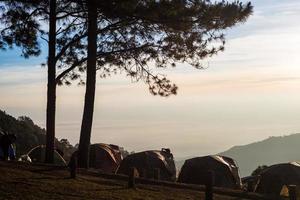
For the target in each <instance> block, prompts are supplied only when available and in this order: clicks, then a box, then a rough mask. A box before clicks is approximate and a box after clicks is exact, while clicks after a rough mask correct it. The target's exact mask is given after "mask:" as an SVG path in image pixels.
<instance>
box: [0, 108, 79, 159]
mask: <svg viewBox="0 0 300 200" xmlns="http://www.w3.org/2000/svg"><path fill="white" fill-rule="evenodd" d="M0 130H1V131H4V132H8V133H13V134H15V135H16V136H17V141H16V153H17V157H19V156H20V155H22V154H26V153H27V152H28V151H29V150H30V149H32V148H33V147H36V146H38V145H43V144H45V142H46V130H45V129H43V128H41V127H39V126H37V125H36V124H34V122H33V121H32V120H31V119H30V118H29V117H26V116H22V117H19V118H18V119H16V118H14V117H12V116H10V115H8V114H7V113H6V112H5V111H2V110H0ZM55 145H56V148H58V149H59V150H61V151H63V152H64V154H65V156H64V158H65V159H66V160H68V158H69V157H70V155H71V153H72V152H73V151H74V150H75V148H74V147H73V146H72V145H71V144H70V143H69V142H68V140H67V139H62V140H60V141H59V140H58V139H56V140H55Z"/></svg>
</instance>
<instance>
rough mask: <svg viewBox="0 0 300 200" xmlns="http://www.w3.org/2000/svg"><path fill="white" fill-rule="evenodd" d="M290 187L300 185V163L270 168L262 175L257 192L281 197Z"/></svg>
mask: <svg viewBox="0 0 300 200" xmlns="http://www.w3.org/2000/svg"><path fill="white" fill-rule="evenodd" d="M288 185H300V163H298V162H291V163H282V164H276V165H272V166H269V167H268V168H266V169H264V170H263V171H262V173H261V174H260V178H259V181H258V183H257V185H256V189H255V192H258V193H263V194H276V195H279V194H280V193H281V191H282V189H283V188H284V187H285V186H288Z"/></svg>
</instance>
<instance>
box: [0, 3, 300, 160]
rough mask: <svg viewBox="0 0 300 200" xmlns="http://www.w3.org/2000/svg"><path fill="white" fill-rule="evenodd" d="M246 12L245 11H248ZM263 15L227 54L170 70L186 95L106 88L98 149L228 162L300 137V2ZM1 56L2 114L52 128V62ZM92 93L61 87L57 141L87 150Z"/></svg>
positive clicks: (268, 8) (100, 101)
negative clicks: (267, 143)
mask: <svg viewBox="0 0 300 200" xmlns="http://www.w3.org/2000/svg"><path fill="white" fill-rule="evenodd" d="M244 2H245V1H244ZM252 4H253V5H254V14H253V15H252V16H251V17H250V18H249V20H248V21H247V22H246V23H245V24H240V25H238V26H236V27H234V28H232V29H230V30H228V31H226V34H227V44H226V50H225V52H222V53H220V54H219V55H217V56H215V57H213V58H210V59H208V60H204V61H203V64H204V65H205V66H206V67H207V69H205V70H197V69H194V68H193V67H191V66H188V65H187V64H179V66H178V67H177V68H176V69H166V70H164V71H163V73H164V74H166V75H168V78H170V79H171V80H172V81H173V82H174V83H176V84H177V85H178V87H179V90H178V95H176V96H171V97H168V98H162V97H157V96H152V95H151V94H150V93H149V92H148V89H147V86H146V85H145V84H143V83H133V82H132V81H131V80H130V79H128V78H126V77H125V76H124V74H118V75H116V76H113V77H111V78H109V79H98V80H97V91H96V101H95V114H94V124H93V131H92V142H93V143H96V142H104V143H113V144H118V145H120V146H123V147H124V148H125V149H128V150H129V151H142V150H148V149H160V148H162V147H169V148H171V151H172V152H173V153H174V155H175V157H176V158H178V159H179V158H184V157H190V156H201V155H207V154H215V153H218V152H222V151H224V150H226V149H228V148H230V147H232V146H235V145H243V144H248V143H251V142H255V141H259V140H262V139H265V138H267V137H270V136H279V135H288V134H292V133H299V132H300V123H299V122H300V92H299V91H300V56H299V52H300V35H299V32H300V14H299V13H300V2H299V0H284V1H282V0H255V1H252ZM19 53H20V52H19V51H18V50H10V51H6V52H3V51H2V52H0V94H1V98H0V109H1V110H5V111H6V112H7V113H9V114H11V115H12V116H15V117H17V116H21V115H26V116H29V117H31V118H32V119H33V120H34V122H36V123H37V124H38V125H40V126H42V127H45V115H46V114H45V111H46V78H47V75H46V71H47V69H46V68H43V67H41V66H40V63H42V62H45V55H46V52H43V54H42V56H40V57H38V58H30V59H23V58H20V57H19ZM83 99H84V87H82V86H77V85H76V84H74V85H72V86H63V87H59V88H58V91H57V103H58V105H57V120H56V122H57V127H56V134H57V137H58V138H67V139H68V140H69V141H70V142H71V143H73V144H76V143H78V140H79V132H80V125H81V117H82V110H83Z"/></svg>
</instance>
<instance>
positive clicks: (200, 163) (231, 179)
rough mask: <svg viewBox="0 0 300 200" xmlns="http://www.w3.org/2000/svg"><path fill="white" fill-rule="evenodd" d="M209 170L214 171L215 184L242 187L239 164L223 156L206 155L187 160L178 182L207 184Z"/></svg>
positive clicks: (226, 186)
mask: <svg viewBox="0 0 300 200" xmlns="http://www.w3.org/2000/svg"><path fill="white" fill-rule="evenodd" d="M209 171H213V174H214V186H217V187H225V188H232V189H234V188H241V181H240V177H239V174H238V167H237V165H236V164H235V162H234V160H233V159H231V158H229V157H223V156H204V157H196V158H192V159H189V160H186V161H185V163H184V165H183V166H182V168H181V171H180V173H179V177H178V182H180V183H189V184H200V185H205V184H206V182H207V179H208V177H207V174H208V172H209Z"/></svg>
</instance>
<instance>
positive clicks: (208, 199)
mask: <svg viewBox="0 0 300 200" xmlns="http://www.w3.org/2000/svg"><path fill="white" fill-rule="evenodd" d="M205 182H206V184H205V200H213V198H214V197H213V186H214V184H215V173H214V171H208V172H207V177H206V181H205Z"/></svg>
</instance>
